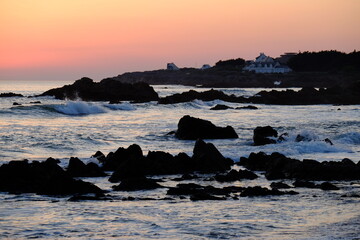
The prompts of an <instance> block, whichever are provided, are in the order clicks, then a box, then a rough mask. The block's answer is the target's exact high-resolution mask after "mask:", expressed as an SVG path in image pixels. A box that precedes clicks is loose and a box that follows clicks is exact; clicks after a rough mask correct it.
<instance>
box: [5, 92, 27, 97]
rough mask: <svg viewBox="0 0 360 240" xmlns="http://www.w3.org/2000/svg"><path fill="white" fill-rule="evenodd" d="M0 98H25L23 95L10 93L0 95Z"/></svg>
mask: <svg viewBox="0 0 360 240" xmlns="http://www.w3.org/2000/svg"><path fill="white" fill-rule="evenodd" d="M0 97H23V95H22V94H18V93H13V92H8V93H0Z"/></svg>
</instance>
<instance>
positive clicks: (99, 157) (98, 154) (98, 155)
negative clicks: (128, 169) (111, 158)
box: [91, 151, 106, 163]
mask: <svg viewBox="0 0 360 240" xmlns="http://www.w3.org/2000/svg"><path fill="white" fill-rule="evenodd" d="M91 157H94V158H96V159H97V160H98V161H99V162H101V163H103V162H105V160H106V157H105V154H103V153H102V152H101V151H97V152H96V153H95V154H94V155H92V156H91Z"/></svg>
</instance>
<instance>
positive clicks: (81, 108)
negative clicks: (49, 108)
mask: <svg viewBox="0 0 360 240" xmlns="http://www.w3.org/2000/svg"><path fill="white" fill-rule="evenodd" d="M54 109H55V110H56V111H57V112H59V113H62V114H66V115H89V114H98V113H105V112H106V110H105V108H103V107H102V106H98V105H95V104H92V103H86V102H67V103H66V104H65V105H57V106H55V107H54Z"/></svg>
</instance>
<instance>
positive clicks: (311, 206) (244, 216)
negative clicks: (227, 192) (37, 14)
mask: <svg viewBox="0 0 360 240" xmlns="http://www.w3.org/2000/svg"><path fill="white" fill-rule="evenodd" d="M64 84H71V82H67V83H66V82H58V81H47V82H44V81H39V82H36V81H32V82H29V81H23V82H13V81H0V93H2V92H15V93H20V94H23V95H24V97H13V98H0V164H2V163H5V162H8V161H11V160H22V159H29V160H45V159H47V158H48V157H53V158H57V159H60V160H61V162H62V163H61V164H62V166H66V165H67V162H68V159H69V158H70V157H72V156H73V157H79V158H80V159H82V160H83V161H85V162H89V161H95V159H93V158H91V156H92V155H93V154H94V153H95V152H96V151H98V150H100V151H102V152H103V153H104V154H105V155H106V154H107V153H109V152H111V151H116V149H117V148H119V147H128V146H129V145H131V144H133V143H136V144H138V145H140V147H141V148H142V150H143V152H144V154H146V153H147V152H148V151H166V152H169V153H171V154H174V155H175V154H178V153H180V152H185V153H187V154H189V155H190V156H191V155H192V150H193V147H194V141H184V140H177V139H176V138H175V137H174V136H173V135H169V134H168V133H169V132H171V131H174V130H176V129H177V123H178V121H179V119H180V118H181V117H182V116H184V115H190V116H193V117H197V118H202V119H206V120H210V121H211V122H213V123H214V124H215V125H217V126H227V125H230V126H232V127H233V128H234V129H235V131H236V132H237V134H238V135H239V138H238V139H225V140H224V139H222V140H205V141H206V142H212V143H213V144H214V145H215V146H216V147H217V148H218V149H219V151H220V152H221V153H222V154H223V155H224V156H225V157H229V158H231V159H233V160H234V161H238V160H239V158H240V157H242V156H245V157H247V156H249V154H250V153H251V152H259V151H263V152H266V153H272V152H280V153H283V154H284V155H286V156H288V157H292V158H297V159H300V160H302V159H315V160H318V161H330V160H331V161H341V160H342V159H344V158H349V159H351V160H353V161H354V162H355V163H357V162H358V161H359V160H360V106H359V105H346V106H334V105H310V106H306V105H298V106H290V105H281V106H279V105H262V104H256V105H255V106H256V107H258V109H257V110H250V109H237V110H236V109H228V110H224V111H213V110H210V108H211V107H213V106H215V105H216V104H225V105H228V106H230V107H234V108H236V107H242V106H246V105H247V104H237V103H229V102H224V101H220V100H215V101H210V102H204V101H200V100H195V101H192V102H188V103H179V104H169V105H160V104H157V103H156V102H148V103H136V104H134V103H130V102H122V103H119V104H109V103H108V102H83V101H81V100H80V99H79V100H77V101H67V100H56V99H54V98H52V97H40V98H33V97H32V96H34V95H37V94H40V93H42V92H44V91H46V90H48V89H51V88H54V87H61V86H63V85H64ZM153 87H154V89H155V91H156V92H157V93H158V94H159V96H161V97H163V96H167V95H171V94H174V93H180V92H184V91H188V90H190V89H195V88H194V87H186V86H178V85H169V86H164V85H161V86H153ZM195 90H197V91H205V90H208V89H195ZM220 90H222V91H224V92H225V93H227V94H235V95H237V96H251V95H253V94H256V93H257V92H258V91H260V90H262V89H239V88H231V89H220ZM268 90H271V89H268ZM38 101H40V103H38ZM14 102H16V103H18V104H21V105H14ZM267 125H270V126H272V127H274V128H275V129H277V131H278V132H279V134H282V133H287V135H286V137H285V141H283V142H281V143H278V144H270V145H265V146H253V145H252V135H253V130H254V128H256V127H257V126H267ZM299 134H300V135H302V136H304V137H306V139H307V141H303V142H297V141H296V136H297V135H299ZM326 138H328V139H330V140H331V142H332V143H333V145H330V144H329V143H326V142H325V141H324V139H326ZM172 177H173V176H169V179H171V178H172ZM85 180H86V181H90V182H93V183H95V184H96V185H98V186H99V187H101V188H102V189H105V190H110V189H111V185H112V184H110V183H109V182H107V181H106V178H105V179H104V178H87V179H85ZM288 183H290V184H291V182H288ZM169 184H176V183H171V181H169ZM203 184H204V185H208V184H209V183H206V182H204V183H203ZM235 184H237V185H239V186H253V185H261V186H269V184H270V182H269V181H267V180H266V179H265V178H264V177H260V178H259V179H257V180H252V181H242V182H237V183H235ZM336 184H338V185H339V186H340V187H341V190H340V191H333V192H324V191H322V190H319V189H299V192H300V194H299V195H295V196H276V197H265V198H241V199H240V200H227V201H201V202H191V201H189V200H172V201H171V200H168V201H165V200H159V201H134V202H129V201H125V202H124V201H115V200H114V201H100V202H87V201H85V202H76V203H73V202H68V201H67V198H65V197H64V198H51V197H47V196H37V195H33V194H22V195H11V194H6V193H0V201H1V204H0V238H49V239H52V238H68V239H79V238H80V239H81V238H83V239H89V238H90V239H107V238H124V239H144V238H153V239H160V238H161V239H209V238H214V239H239V238H240V239H242V238H244V239H262V238H265V239H313V238H317V239H349V238H350V239H351V238H356V237H358V236H360V225H359V224H360V212H359V209H360V199H359V198H343V197H341V195H343V194H345V193H346V194H348V193H349V192H350V193H354V194H356V193H357V194H359V192H360V182H356V181H355V182H351V183H350V182H338V183H336ZM223 185H224V184H219V186H223ZM296 191H298V189H296ZM112 194H115V195H118V196H119V197H121V196H135V197H136V196H149V195H151V197H154V198H162V197H164V196H165V195H166V191H165V190H159V191H137V192H133V193H126V192H116V193H113V192H112Z"/></svg>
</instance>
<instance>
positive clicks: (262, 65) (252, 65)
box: [243, 53, 291, 73]
mask: <svg viewBox="0 0 360 240" xmlns="http://www.w3.org/2000/svg"><path fill="white" fill-rule="evenodd" d="M243 70H245V71H253V72H255V73H287V72H291V69H290V68H289V67H288V66H286V65H281V64H280V63H279V62H278V61H275V60H274V59H273V58H272V57H269V56H266V55H265V54H264V53H260V55H259V56H258V57H257V58H256V59H255V60H254V61H250V62H248V64H247V65H246V66H245V67H244V68H243Z"/></svg>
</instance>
